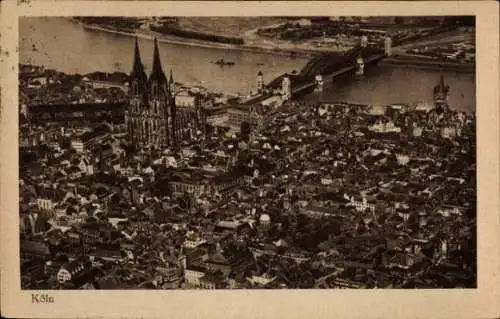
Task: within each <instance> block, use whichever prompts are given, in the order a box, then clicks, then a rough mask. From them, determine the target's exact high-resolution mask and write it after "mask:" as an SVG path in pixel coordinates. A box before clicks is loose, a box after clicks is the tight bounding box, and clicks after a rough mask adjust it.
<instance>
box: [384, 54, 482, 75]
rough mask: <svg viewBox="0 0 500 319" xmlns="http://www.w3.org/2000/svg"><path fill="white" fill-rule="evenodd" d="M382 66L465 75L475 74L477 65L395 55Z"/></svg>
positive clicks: (386, 59)
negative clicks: (461, 73)
mask: <svg viewBox="0 0 500 319" xmlns="http://www.w3.org/2000/svg"><path fill="white" fill-rule="evenodd" d="M380 65H382V66H394V67H407V68H414V69H422V70H442V71H455V72H463V73H475V72H476V65H475V63H459V62H451V61H436V60H431V59H426V58H421V57H415V56H404V55H394V56H390V57H387V58H385V59H384V60H382V61H381V62H380Z"/></svg>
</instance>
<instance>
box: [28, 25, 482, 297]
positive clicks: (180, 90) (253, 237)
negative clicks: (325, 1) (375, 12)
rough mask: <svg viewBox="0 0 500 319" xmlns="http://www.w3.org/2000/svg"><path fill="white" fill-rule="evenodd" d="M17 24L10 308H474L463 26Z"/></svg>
mask: <svg viewBox="0 0 500 319" xmlns="http://www.w3.org/2000/svg"><path fill="white" fill-rule="evenodd" d="M19 25H20V35H19V37H20V42H19V45H20V52H19V61H20V62H19V63H20V65H19V230H20V234H19V235H20V258H21V260H20V267H21V286H22V289H312V288H316V289H368V288H379V289H381V288H386V289H396V288H406V289H408V288H411V289H417V288H425V289H428V288H477V254H476V192H477V187H476V116H475V112H476V105H475V103H476V96H475V85H476V84H475V43H476V42H475V18H474V17H473V16H453V17H438V16H433V17H418V16H412V17H409V16H405V17H383V16H380V17H351V16H349V17H43V18H42V17H24V18H21V19H20V21H19Z"/></svg>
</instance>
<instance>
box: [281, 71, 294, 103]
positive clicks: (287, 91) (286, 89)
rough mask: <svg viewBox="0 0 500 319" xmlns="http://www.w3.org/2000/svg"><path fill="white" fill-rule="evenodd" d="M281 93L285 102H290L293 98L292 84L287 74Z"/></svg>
mask: <svg viewBox="0 0 500 319" xmlns="http://www.w3.org/2000/svg"><path fill="white" fill-rule="evenodd" d="M281 93H282V95H283V101H288V100H290V99H291V98H292V83H291V82H290V77H289V76H288V74H286V73H285V76H284V77H283V81H282V82H281Z"/></svg>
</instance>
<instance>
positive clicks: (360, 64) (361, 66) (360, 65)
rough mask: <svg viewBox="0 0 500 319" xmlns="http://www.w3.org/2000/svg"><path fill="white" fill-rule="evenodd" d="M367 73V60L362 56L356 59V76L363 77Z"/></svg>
mask: <svg viewBox="0 0 500 319" xmlns="http://www.w3.org/2000/svg"><path fill="white" fill-rule="evenodd" d="M364 73H365V60H364V59H363V57H362V56H361V55H359V56H358V57H357V58H356V75H363V74H364Z"/></svg>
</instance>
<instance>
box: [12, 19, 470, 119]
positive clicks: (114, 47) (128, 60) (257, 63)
mask: <svg viewBox="0 0 500 319" xmlns="http://www.w3.org/2000/svg"><path fill="white" fill-rule="evenodd" d="M19 32H20V42H19V46H20V50H19V52H20V53H19V62H20V63H24V64H34V65H44V66H45V67H47V68H51V69H56V70H58V71H61V72H65V73H80V74H85V73H90V72H95V71H106V72H114V71H120V72H126V73H129V72H130V70H131V67H132V55H133V37H129V36H124V35H118V34H112V33H107V32H102V31H95V30H89V29H85V28H83V27H82V26H81V25H78V24H75V23H73V22H71V21H69V20H66V19H64V18H46V17H44V18H29V19H26V18H25V19H20V20H19ZM139 46H140V49H141V57H142V62H143V64H144V65H145V67H146V71H149V70H150V68H151V62H152V55H153V42H152V41H151V40H149V39H143V38H141V39H139ZM159 47H160V54H161V59H162V64H163V68H164V70H165V72H170V70H172V71H173V74H174V79H175V81H177V82H181V83H184V84H185V85H202V86H204V87H207V88H208V89H210V90H214V91H217V92H225V93H241V94H247V93H249V92H250V91H251V90H254V89H255V86H256V74H257V72H258V71H259V70H262V72H263V73H264V79H265V81H266V82H267V81H270V80H271V79H273V78H274V77H276V76H278V75H280V74H283V73H285V72H292V71H293V70H300V69H301V68H302V67H303V66H304V65H305V64H306V63H307V60H306V59H303V58H292V57H286V56H280V55H273V54H268V53H258V52H246V51H239V50H230V49H220V48H208V47H198V46H190V45H184V44H172V43H166V42H160V43H159ZM34 48H36V49H34ZM218 59H225V60H228V61H233V62H235V65H233V66H225V67H220V66H218V65H216V64H214V63H212V62H213V61H215V60H218ZM441 74H442V75H444V77H445V82H446V84H449V85H450V88H451V90H450V97H449V102H450V105H451V107H452V108H454V109H457V110H460V111H469V112H470V111H474V110H475V105H476V102H475V100H476V98H475V77H474V74H473V73H466V72H456V71H444V72H442V71H439V70H425V69H416V68H405V67H404V66H397V67H395V66H378V67H376V68H374V69H372V70H370V71H369V72H368V73H367V74H366V75H365V76H364V77H363V78H360V79H356V80H354V79H352V80H351V79H349V80H346V81H341V82H340V83H339V82H337V83H326V84H325V87H324V89H323V92H321V93H312V94H309V95H308V96H305V97H304V99H306V100H309V101H314V100H321V101H334V100H343V101H350V102H358V103H368V104H372V105H374V106H382V105H387V104H392V103H412V104H413V103H423V104H427V105H430V104H431V103H432V89H433V87H434V85H436V84H437V82H438V81H439V77H440V75H441Z"/></svg>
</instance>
